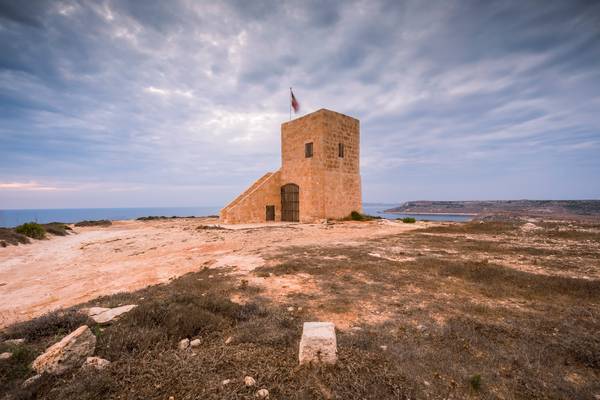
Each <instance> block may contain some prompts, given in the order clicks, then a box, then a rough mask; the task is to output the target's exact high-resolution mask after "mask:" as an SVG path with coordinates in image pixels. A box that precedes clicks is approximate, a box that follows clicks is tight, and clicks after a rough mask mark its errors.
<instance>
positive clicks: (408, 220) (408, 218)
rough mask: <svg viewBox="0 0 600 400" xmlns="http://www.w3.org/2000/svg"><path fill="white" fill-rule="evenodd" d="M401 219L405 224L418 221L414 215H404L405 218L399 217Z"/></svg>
mask: <svg viewBox="0 0 600 400" xmlns="http://www.w3.org/2000/svg"><path fill="white" fill-rule="evenodd" d="M398 219H399V220H400V221H402V222H404V223H405V224H414V223H415V222H417V220H416V219H415V218H413V217H404V218H398Z"/></svg>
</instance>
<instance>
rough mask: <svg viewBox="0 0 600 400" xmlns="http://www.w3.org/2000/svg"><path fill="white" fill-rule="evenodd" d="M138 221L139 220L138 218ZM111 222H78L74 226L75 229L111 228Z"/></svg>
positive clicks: (101, 220)
mask: <svg viewBox="0 0 600 400" xmlns="http://www.w3.org/2000/svg"><path fill="white" fill-rule="evenodd" d="M138 219H139V218H138ZM111 225H112V222H110V221H109V220H107V219H100V220H97V221H79V222H78V223H76V224H75V226H77V227H85V226H111Z"/></svg>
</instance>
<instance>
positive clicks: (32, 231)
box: [15, 222, 46, 239]
mask: <svg viewBox="0 0 600 400" xmlns="http://www.w3.org/2000/svg"><path fill="white" fill-rule="evenodd" d="M15 232H17V233H20V234H21V235H25V236H28V237H30V238H33V239H43V238H45V237H46V230H45V229H44V227H43V226H42V225H40V224H38V223H35V222H28V223H26V224H23V225H19V226H17V227H16V228H15Z"/></svg>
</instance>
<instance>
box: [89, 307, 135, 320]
mask: <svg viewBox="0 0 600 400" xmlns="http://www.w3.org/2000/svg"><path fill="white" fill-rule="evenodd" d="M136 307H137V304H128V305H126V306H121V307H115V308H109V309H108V310H105V311H102V312H100V313H98V314H95V315H91V317H92V319H93V320H94V321H96V322H97V323H99V324H106V323H108V322H110V321H112V320H113V319H115V318H117V317H118V316H119V315H122V314H125V313H126V312H129V311H131V310H133V309H134V308H136ZM92 308H101V307H92Z"/></svg>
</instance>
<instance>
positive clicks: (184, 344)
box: [179, 338, 190, 350]
mask: <svg viewBox="0 0 600 400" xmlns="http://www.w3.org/2000/svg"><path fill="white" fill-rule="evenodd" d="M188 347H190V339H188V338H185V339H181V340H180V341H179V350H186V349H187V348H188Z"/></svg>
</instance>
